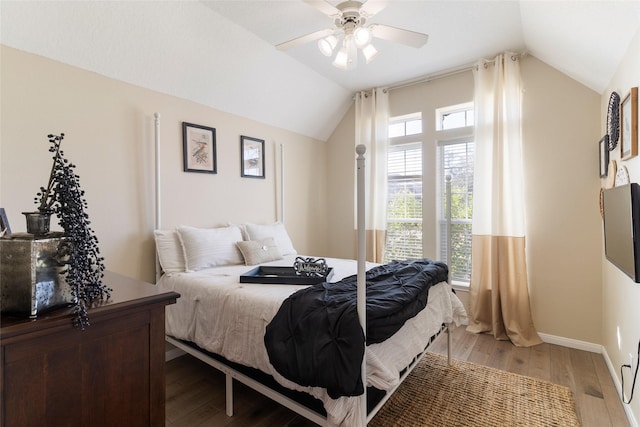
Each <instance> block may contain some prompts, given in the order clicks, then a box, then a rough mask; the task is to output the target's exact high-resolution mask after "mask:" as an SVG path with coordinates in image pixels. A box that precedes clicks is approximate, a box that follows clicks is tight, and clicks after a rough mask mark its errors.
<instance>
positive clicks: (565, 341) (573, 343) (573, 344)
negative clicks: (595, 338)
mask: <svg viewBox="0 0 640 427" xmlns="http://www.w3.org/2000/svg"><path fill="white" fill-rule="evenodd" d="M538 335H540V338H541V339H542V341H544V342H546V343H549V344H556V345H561V346H563V347H569V348H575V349H576V350H584V351H589V352H591V353H602V352H603V350H604V349H603V347H602V346H601V345H600V344H593V343H590V342H586V341H580V340H574V339H572V338H564V337H558V336H556V335H549V334H541V333H538Z"/></svg>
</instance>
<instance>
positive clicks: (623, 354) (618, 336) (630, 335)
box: [598, 31, 640, 425]
mask: <svg viewBox="0 0 640 427" xmlns="http://www.w3.org/2000/svg"><path fill="white" fill-rule="evenodd" d="M638 86H640V31H638V32H637V33H636V36H635V38H634V39H633V41H632V42H631V44H630V45H629V48H628V50H627V53H626V55H625V58H624V59H623V61H622V62H621V63H620V66H619V67H618V70H617V72H616V74H615V75H614V77H613V79H612V80H611V83H610V84H609V86H608V87H607V90H606V91H605V92H604V93H603V94H602V99H601V103H600V105H601V108H600V112H601V114H600V121H599V124H600V132H601V133H602V134H604V133H605V121H606V114H607V113H606V112H607V104H608V102H609V95H610V94H611V92H612V91H616V92H618V93H619V94H620V96H621V97H622V98H624V97H625V96H626V95H627V94H628V93H629V90H630V89H631V88H632V87H638ZM611 156H612V159H613V160H616V161H617V163H618V167H620V166H621V165H624V166H626V168H627V170H628V171H629V178H630V181H631V182H636V183H637V182H640V156H637V157H634V158H633V159H630V160H626V161H620V152H619V150H618V149H616V150H615V151H612V152H611ZM602 185H603V186H605V187H608V186H609V183H608V180H603V181H602ZM598 231H599V232H600V233H602V227H599V229H598ZM602 252H603V253H604V246H603V251H602ZM601 262H602V270H603V276H602V280H603V284H604V286H603V289H602V301H603V306H602V307H603V308H602V310H603V319H604V321H603V345H604V347H605V349H606V351H607V354H608V355H609V358H610V359H611V362H612V364H613V366H614V368H615V372H616V375H618V380H620V377H619V375H620V366H621V365H622V364H627V363H629V354H633V355H634V357H635V362H634V369H635V366H636V363H638V359H637V352H638V341H639V340H640V329H639V328H638V325H640V310H638V306H639V305H640V284H639V283H634V282H633V280H631V279H630V278H629V277H628V276H626V275H625V274H624V273H623V272H622V271H620V270H619V269H618V268H616V267H615V266H614V265H613V264H611V263H610V262H609V261H607V260H606V259H604V257H603V258H602V261H601ZM630 385H631V374H629V371H628V370H627V374H626V376H625V389H626V397H627V399H628V398H629V393H630V391H631V388H630ZM637 388H638V385H636V394H637V393H638V390H637ZM627 409H628V410H631V412H632V413H633V417H634V418H635V421H636V423H637V422H638V421H639V420H640V399H638V398H637V397H635V398H634V399H633V401H632V402H631V405H629V406H628V407H627ZM636 425H637V424H636Z"/></svg>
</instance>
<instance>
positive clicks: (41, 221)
mask: <svg viewBox="0 0 640 427" xmlns="http://www.w3.org/2000/svg"><path fill="white" fill-rule="evenodd" d="M22 214H23V215H24V216H25V217H26V218H27V233H29V234H34V235H41V234H47V233H48V232H49V224H50V222H51V212H40V211H36V212H22Z"/></svg>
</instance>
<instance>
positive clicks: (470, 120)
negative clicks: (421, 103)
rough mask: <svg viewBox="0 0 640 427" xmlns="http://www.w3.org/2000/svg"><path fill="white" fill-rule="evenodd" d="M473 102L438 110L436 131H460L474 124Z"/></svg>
mask: <svg viewBox="0 0 640 427" xmlns="http://www.w3.org/2000/svg"><path fill="white" fill-rule="evenodd" d="M473 115H474V110H473V102H467V103H465V104H458V105H452V106H449V107H443V108H438V109H437V110H436V130H450V129H458V128H462V127H467V126H473V124H474V116H473Z"/></svg>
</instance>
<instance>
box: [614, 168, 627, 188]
mask: <svg viewBox="0 0 640 427" xmlns="http://www.w3.org/2000/svg"><path fill="white" fill-rule="evenodd" d="M628 183H629V171H627V167H626V166H625V165H622V166H620V167H619V168H618V172H616V184H615V185H616V187H617V186H619V185H625V184H628Z"/></svg>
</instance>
